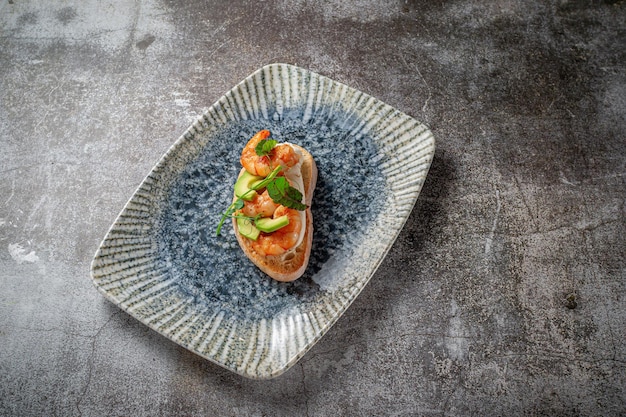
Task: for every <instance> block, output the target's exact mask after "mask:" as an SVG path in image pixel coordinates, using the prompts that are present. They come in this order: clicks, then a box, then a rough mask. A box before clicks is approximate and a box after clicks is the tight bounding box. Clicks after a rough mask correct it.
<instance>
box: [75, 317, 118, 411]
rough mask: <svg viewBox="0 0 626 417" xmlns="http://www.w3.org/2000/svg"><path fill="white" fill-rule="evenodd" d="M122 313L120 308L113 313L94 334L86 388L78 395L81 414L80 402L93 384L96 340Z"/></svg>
mask: <svg viewBox="0 0 626 417" xmlns="http://www.w3.org/2000/svg"><path fill="white" fill-rule="evenodd" d="M120 313H121V310H118V311H116V312H115V313H113V314H111V316H110V317H109V318H108V320H107V321H106V322H105V323H104V324H103V325H102V326H100V328H99V329H98V331H97V332H96V333H95V334H94V335H93V336H92V340H91V353H89V359H88V369H87V382H86V383H85V389H83V392H82V393H81V394H80V397H78V400H77V401H76V410H77V411H78V415H79V416H82V415H83V413H82V411H81V410H80V403H81V402H82V401H83V399H84V398H85V396H86V395H87V391H89V386H90V385H91V375H92V372H93V359H94V354H95V351H96V341H97V340H98V337H99V336H100V333H102V331H103V330H104V328H105V327H106V326H107V325H108V324H109V323H110V322H111V320H113V317H115V316H117V315H118V314H120Z"/></svg>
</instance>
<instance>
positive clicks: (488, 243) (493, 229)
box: [485, 188, 502, 255]
mask: <svg viewBox="0 0 626 417" xmlns="http://www.w3.org/2000/svg"><path fill="white" fill-rule="evenodd" d="M501 208H502V204H501V202H500V190H498V189H497V188H496V214H495V215H494V216H493V224H492V225H491V230H490V231H489V236H487V239H485V255H486V254H488V253H489V252H491V245H492V244H493V237H494V236H495V233H496V228H497V227H498V218H499V217H500V209H501Z"/></svg>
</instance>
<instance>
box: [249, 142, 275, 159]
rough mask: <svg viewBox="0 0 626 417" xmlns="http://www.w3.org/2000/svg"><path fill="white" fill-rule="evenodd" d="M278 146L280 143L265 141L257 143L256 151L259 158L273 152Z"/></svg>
mask: <svg viewBox="0 0 626 417" xmlns="http://www.w3.org/2000/svg"><path fill="white" fill-rule="evenodd" d="M276 144H278V142H277V141H275V140H274V139H263V140H262V141H260V142H259V143H257V145H256V147H255V148H254V151H255V152H256V154H257V155H258V156H265V155H268V154H269V153H270V152H271V151H272V149H274V147H275V146H276Z"/></svg>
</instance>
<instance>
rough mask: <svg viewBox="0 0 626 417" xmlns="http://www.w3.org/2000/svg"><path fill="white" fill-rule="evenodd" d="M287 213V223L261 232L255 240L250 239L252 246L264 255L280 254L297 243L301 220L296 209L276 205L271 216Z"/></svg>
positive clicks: (276, 216) (275, 216)
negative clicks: (270, 231) (273, 230)
mask: <svg viewBox="0 0 626 417" xmlns="http://www.w3.org/2000/svg"><path fill="white" fill-rule="evenodd" d="M283 215H287V218H288V219H289V224H288V225H287V226H285V227H281V228H280V229H278V230H276V231H275V232H272V233H261V234H260V235H259V237H258V238H257V240H256V241H252V248H253V249H254V250H256V251H257V252H258V253H260V254H262V255H264V256H272V255H282V254H283V253H285V252H286V251H288V250H289V249H291V248H293V247H294V246H295V245H296V243H298V238H299V236H300V229H301V227H302V222H301V221H300V213H298V211H297V210H294V209H290V208H287V207H285V206H278V208H277V209H276V211H274V216H273V218H278V217H280V216H283Z"/></svg>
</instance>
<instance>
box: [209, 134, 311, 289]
mask: <svg viewBox="0 0 626 417" xmlns="http://www.w3.org/2000/svg"><path fill="white" fill-rule="evenodd" d="M240 162H241V165H242V166H243V168H242V169H241V171H240V172H239V176H238V178H237V181H236V183H235V191H234V198H233V203H232V204H231V205H230V207H229V208H228V210H227V211H226V212H225V213H224V215H223V216H222V221H221V222H220V225H219V226H218V230H217V233H218V234H219V233H220V229H221V226H222V224H223V223H224V220H225V219H226V218H228V217H232V221H233V227H234V229H235V235H236V236H237V241H238V242H239V245H240V246H241V249H242V250H243V251H244V253H245V254H246V256H247V257H248V258H249V259H250V260H251V261H252V262H253V263H254V264H255V265H256V266H257V267H259V268H260V269H261V270H262V271H263V272H265V273H266V274H267V275H269V276H270V277H272V278H274V279H275V280H277V281H293V280H296V279H298V278H300V277H301V276H302V274H303V273H304V271H305V269H306V267H307V264H308V262H309V257H310V254H311V245H312V241H313V217H312V215H311V200H312V197H313V190H314V189H315V183H316V181H317V167H316V165H315V161H314V160H313V157H312V156H311V154H310V153H309V152H308V151H306V150H305V149H304V148H302V147H301V146H298V145H294V144H291V143H287V142H285V143H278V142H277V141H275V140H273V139H271V138H270V131H269V130H261V131H260V132H258V133H257V134H256V135H254V136H253V137H252V139H250V140H249V141H248V143H247V144H246V146H245V147H244V148H243V152H242V153H241V158H240Z"/></svg>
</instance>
